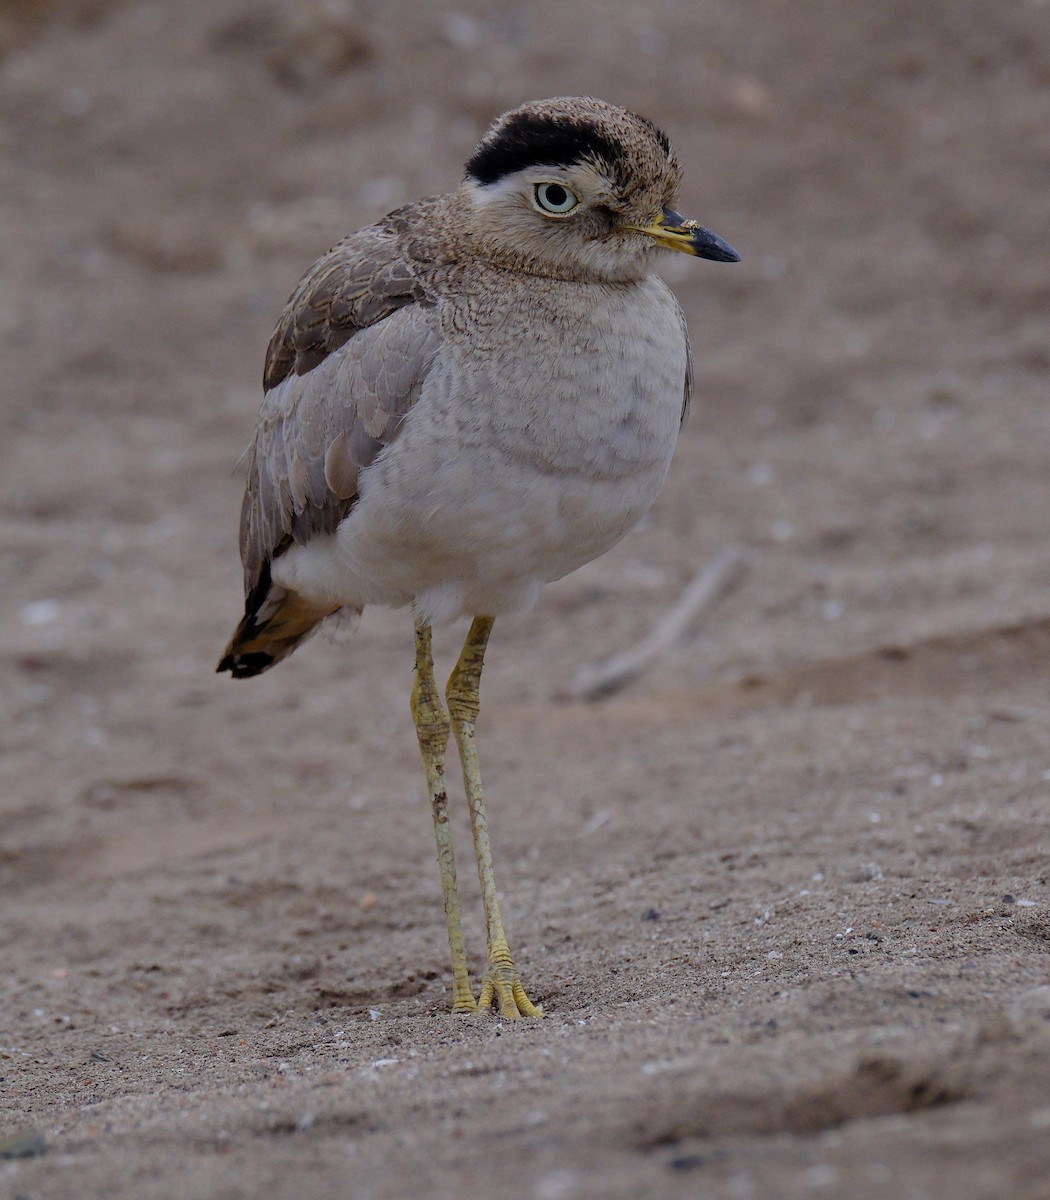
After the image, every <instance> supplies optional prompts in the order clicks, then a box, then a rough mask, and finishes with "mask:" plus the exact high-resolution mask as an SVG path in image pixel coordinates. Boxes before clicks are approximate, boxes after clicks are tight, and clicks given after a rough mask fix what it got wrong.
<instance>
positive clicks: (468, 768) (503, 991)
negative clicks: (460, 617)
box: [445, 617, 543, 1017]
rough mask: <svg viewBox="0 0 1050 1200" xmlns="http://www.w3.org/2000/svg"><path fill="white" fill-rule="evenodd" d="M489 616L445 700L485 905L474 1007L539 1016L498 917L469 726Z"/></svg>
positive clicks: (479, 622) (470, 642) (470, 640)
mask: <svg viewBox="0 0 1050 1200" xmlns="http://www.w3.org/2000/svg"><path fill="white" fill-rule="evenodd" d="M492 624H493V619H492V617H475V618H474V620H473V622H472V624H471V626H470V632H469V633H468V634H467V640H466V641H465V642H464V643H463V651H462V653H461V654H460V656H459V661H458V662H457V663H456V666H455V669H454V670H453V672H452V674H451V675H450V676H449V681H448V687H447V688H446V689H445V698H446V700H447V701H448V714H449V717H450V718H451V720H452V732H453V733H454V734H455V737H456V745H457V746H458V747H459V757H460V761H461V762H462V764H463V784H464V787H465V788H466V791H467V804H468V805H469V807H470V825H471V829H472V830H473V833H474V856H475V858H476V859H477V860H478V878H479V879H480V880H481V899H482V903H483V904H484V906H485V936H486V940H487V942H488V961H487V963H486V965H485V974H484V975H483V976H482V981H481V998H480V999H479V1000H478V1008H479V1009H486V1008H488V1007H489V1005H491V1004H492V1003H493V1001H494V1000H495V1002H496V1003H498V1004H499V1011H500V1015H501V1016H503V1017H518V1016H524V1017H541V1016H543V1010H542V1009H541V1008H538V1007H537V1006H536V1005H535V1004H533V1003H532V1001H531V1000H530V999H529V998H528V996H526V995H525V989H524V988H523V987H522V986H521V981H520V980H519V978H518V972H517V971H516V970H515V968H514V961H513V959H512V958H511V956H510V949H509V947H508V946H507V937H506V934H505V933H504V932H503V922H502V921H501V920H500V915H499V901H498V899H497V897H496V880H495V877H494V876H493V873H492V846H491V845H490V843H489V831H488V824H487V822H486V820H485V800H484V797H483V796H482V792H481V771H480V768H479V766H478V752H477V750H476V748H475V746H474V723H475V722H476V721H477V718H478V711H479V708H480V700H479V697H478V689H479V687H480V685H481V668H482V666H483V665H484V661H485V647H486V645H487V644H488V640H489V634H490V633H491V632H492Z"/></svg>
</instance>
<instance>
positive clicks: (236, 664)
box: [215, 650, 277, 679]
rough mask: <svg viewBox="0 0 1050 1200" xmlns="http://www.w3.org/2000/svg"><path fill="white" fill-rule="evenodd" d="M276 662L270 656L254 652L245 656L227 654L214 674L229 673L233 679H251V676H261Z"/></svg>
mask: <svg viewBox="0 0 1050 1200" xmlns="http://www.w3.org/2000/svg"><path fill="white" fill-rule="evenodd" d="M276 661H277V660H276V659H275V658H274V656H273V655H272V654H264V653H263V652H262V651H259V650H255V651H252V652H250V653H247V654H236V653H235V654H227V655H225V656H224V657H223V658H222V660H221V661H220V662H219V665H218V666H217V667H216V668H215V671H216V674H220V675H221V674H222V672H223V671H229V673H230V674H231V675H232V676H233V678H234V679H251V678H252V676H253V675H261V674H262V673H263V671H265V670H266V669H267V668H268V667H272V666H273V664H274V663H275V662H276Z"/></svg>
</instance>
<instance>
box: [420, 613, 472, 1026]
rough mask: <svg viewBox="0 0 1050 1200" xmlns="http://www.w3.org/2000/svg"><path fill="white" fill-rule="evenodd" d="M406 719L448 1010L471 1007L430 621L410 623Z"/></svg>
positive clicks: (445, 725) (445, 730)
mask: <svg viewBox="0 0 1050 1200" xmlns="http://www.w3.org/2000/svg"><path fill="white" fill-rule="evenodd" d="M412 720H413V722H414V723H415V726H416V737H418V738H419V752H420V754H422V756H423V770H424V771H425V772H426V776H427V790H428V792H429V793H430V808H431V811H432V813H433V816H434V837H435V838H436V840H437V859H438V868H439V870H440V871H441V889H442V891H443V892H444V895H445V923H446V924H447V925H448V948H449V953H450V954H451V955H452V1011H453V1012H454V1013H466V1012H470V1013H472V1012H476V1011H477V1005H476V1004H475V1002H474V994H473V992H472V991H471V989H470V979H469V977H468V975H467V953H466V949H465V948H464V945H463V929H462V927H461V925H460V919H459V892H458V890H457V889H456V856H455V854H454V852H453V850H452V833H451V830H450V829H449V823H448V794H447V792H446V790H445V747H446V746H447V745H448V734H449V720H448V713H446V712H445V710H444V708H443V707H442V704H441V698H440V696H439V694H438V689H437V684H436V682H435V681H434V658H433V655H432V653H431V649H430V626H429V625H426V624H418V625H417V626H416V669H415V678H414V680H413V684H412Z"/></svg>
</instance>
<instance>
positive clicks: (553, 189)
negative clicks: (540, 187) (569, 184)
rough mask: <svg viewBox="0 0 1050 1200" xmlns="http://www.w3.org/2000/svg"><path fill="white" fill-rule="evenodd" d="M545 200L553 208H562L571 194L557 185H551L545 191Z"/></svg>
mask: <svg viewBox="0 0 1050 1200" xmlns="http://www.w3.org/2000/svg"><path fill="white" fill-rule="evenodd" d="M543 198H544V199H545V200H546V201H547V203H548V204H549V205H550V206H551V208H561V206H562V205H563V204H564V203H565V201H566V200H568V198H569V193H568V192H567V191H566V190H565V189H564V188H563V187H560V186H559V185H558V184H556V183H549V184H547V187H546V189H545V191H544V195H543Z"/></svg>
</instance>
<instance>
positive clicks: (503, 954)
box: [477, 942, 543, 1019]
mask: <svg viewBox="0 0 1050 1200" xmlns="http://www.w3.org/2000/svg"><path fill="white" fill-rule="evenodd" d="M493 1005H496V1006H498V1007H499V1015H500V1016H501V1017H509V1018H511V1019H514V1018H516V1017H542V1016H543V1009H542V1007H540V1005H538V1004H533V1003H532V1001H531V1000H530V999H529V998H528V996H526V995H525V989H524V988H523V987H522V985H521V980H520V979H519V978H518V972H517V970H516V969H515V966H514V961H513V960H512V959H511V957H510V950H509V949H508V948H507V944H506V943H505V942H503V943H499V942H497V943H494V944H493V945H492V946H491V947H490V949H489V961H488V963H487V964H486V966H485V972H484V974H483V975H482V976H481V995H480V996H479V997H478V1007H477V1011H478V1012H486V1011H487V1010H488V1009H489V1008H490V1007H492V1006H493Z"/></svg>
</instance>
